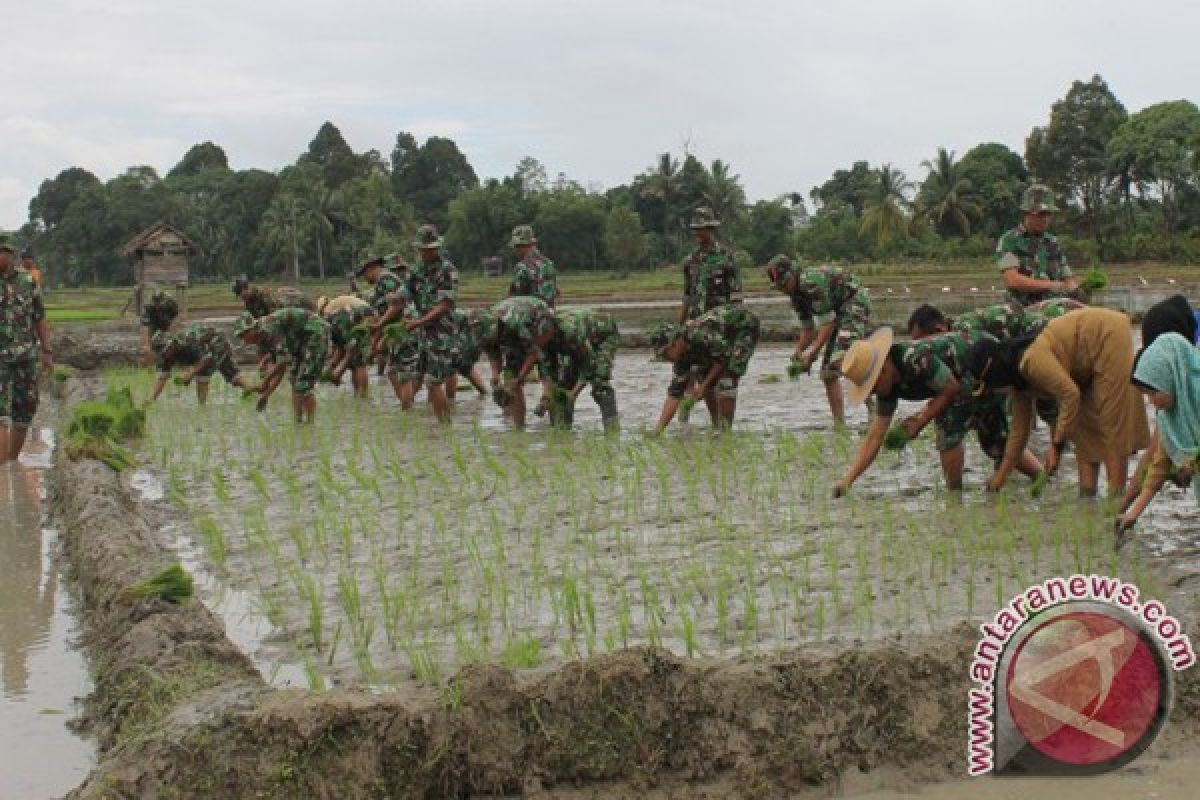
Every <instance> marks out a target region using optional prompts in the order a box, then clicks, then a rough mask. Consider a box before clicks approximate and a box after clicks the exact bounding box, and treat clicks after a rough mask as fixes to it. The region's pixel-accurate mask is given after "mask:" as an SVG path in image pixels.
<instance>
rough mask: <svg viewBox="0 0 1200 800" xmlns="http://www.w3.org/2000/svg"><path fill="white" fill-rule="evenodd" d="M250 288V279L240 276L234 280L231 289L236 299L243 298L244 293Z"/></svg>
mask: <svg viewBox="0 0 1200 800" xmlns="http://www.w3.org/2000/svg"><path fill="white" fill-rule="evenodd" d="M249 286H250V279H249V278H247V277H246V276H245V275H238V276H237V277H236V278H234V279H233V283H232V284H231V285H230V287H229V288H230V289H231V290H232V291H233V295H234V297H241V296H242V292H244V291H246V289H247V288H248V287H249Z"/></svg>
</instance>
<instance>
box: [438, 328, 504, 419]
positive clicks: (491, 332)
mask: <svg viewBox="0 0 1200 800" xmlns="http://www.w3.org/2000/svg"><path fill="white" fill-rule="evenodd" d="M454 321H455V324H456V325H457V326H458V332H459V335H460V336H461V337H462V350H461V351H460V352H459V358H458V363H457V364H456V365H455V369H456V370H457V372H456V373H455V374H454V375H451V376H450V378H449V379H448V380H447V381H446V398H447V399H448V400H450V401H451V402H453V401H454V396H455V394H457V392H458V376H459V375H461V376H462V377H464V378H466V379H467V380H468V381H469V382H470V384H471V385H472V386H474V387H475V391H477V392H479V394H480V395H482V396H484V397H486V396H487V394H488V388H487V384H485V383H484V382H483V376H482V375H480V374H479V369H478V368H477V367H476V366H475V365H476V364H477V363H479V357H480V356H481V355H483V351H484V349H485V347H486V346H487V344H488V343H489V342H491V341H494V339H495V331H496V319H495V317H493V316H492V312H491V311H489V310H487V309H485V308H474V309H471V310H470V311H468V312H463V311H460V310H459V309H455V310H454Z"/></svg>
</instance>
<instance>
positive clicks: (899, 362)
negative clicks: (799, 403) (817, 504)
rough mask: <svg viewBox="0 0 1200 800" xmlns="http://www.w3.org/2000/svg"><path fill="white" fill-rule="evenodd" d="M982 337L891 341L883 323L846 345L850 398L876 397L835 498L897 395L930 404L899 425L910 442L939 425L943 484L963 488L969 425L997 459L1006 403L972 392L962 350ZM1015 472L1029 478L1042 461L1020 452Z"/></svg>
mask: <svg viewBox="0 0 1200 800" xmlns="http://www.w3.org/2000/svg"><path fill="white" fill-rule="evenodd" d="M982 337H983V334H962V333H954V332H950V333H940V334H936V335H933V336H928V337H925V338H923V339H919V340H916V341H912V342H901V343H897V344H893V343H892V329H891V328H887V327H884V328H880V329H879V330H877V331H875V332H874V333H872V334H871V335H870V336H869V337H867V338H866V339H861V340H859V341H857V342H855V343H854V344H853V345H851V346H850V349H849V350H848V351H847V353H846V356H845V358H844V359H843V360H842V368H841V369H842V374H843V375H844V376H845V377H846V379H847V380H848V381H849V382H850V389H849V392H848V396H849V398H850V402H852V403H861V402H862V401H864V400H865V399H866V398H867V396H868V395H874V397H875V410H874V415H873V416H872V418H871V425H870V427H869V428H868V429H867V433H866V436H865V437H864V438H863V441H862V444H861V445H859V448H858V454H857V455H856V456H855V459H854V463H853V464H852V465H851V466H850V469H849V471H848V472H847V473H846V475H845V476H844V477H843V478H842V479H841V480H840V481H838V482H837V483H836V484H835V485H834V489H833V494H834V497H841V496H842V495H844V494H846V493H847V492H848V491H850V487H851V485H852V484H853V483H854V481H856V480H857V479H858V477H859V476H860V475H862V474H863V473H864V472H866V471H867V468H868V467H870V466H871V464H872V463H873V462H874V461H875V457H876V456H877V455H878V454H879V448H880V447H881V446H882V445H883V441H884V438H885V437H886V435H887V433H888V429H889V428H890V427H891V423H892V417H893V416H894V415H895V413H896V408H897V407H898V405H899V401H900V400H928V401H929V402H928V403H926V404H925V407H924V408H922V409H921V411H920V412H919V413H917V414H914V415H912V416H910V417H908V418H906V419H905V420H904V421H902V422H901V423H900V427H901V428H902V429H903V431H904V435H905V437H906V438H907V439H913V438H915V437H916V436H918V435H920V433H921V431H922V430H924V429H925V426H926V425H928V424H929V423H930V422H933V423H935V424H936V426H937V449H938V453H939V455H940V457H941V463H942V474H943V475H944V476H945V479H946V486H947V488H950V489H961V488H962V474H963V462H964V448H963V439H964V438H965V437H966V434H967V432H968V431H970V430H974V431H975V434H976V436H977V437H978V439H979V446H980V447H981V448H982V449H983V451H984V452H985V453H986V454H987V455H988V457H990V458H991V459H992V461H993V462H995V463H999V462H1000V460H1001V459H1002V458H1003V456H1004V447H1005V443H1006V442H1007V439H1008V424H1007V418H1006V417H1005V414H1004V406H1003V404H999V405H997V404H996V403H994V402H992V401H991V400H990V398H987V399H977V398H975V397H973V396H972V395H971V393H970V389H971V388H972V386H973V384H971V383H970V379H969V378H968V377H965V376H966V375H967V369H966V364H967V361H966V360H967V353H968V351H969V349H970V347H971V345H972V344H973V343H974V342H975V341H977V340H978V339H980V338H982ZM1019 469H1020V470H1021V472H1023V473H1025V474H1026V475H1029V476H1030V477H1031V478H1033V477H1036V476H1037V474H1038V473H1039V472H1041V464H1039V463H1038V461H1037V459H1036V458H1034V456H1033V454H1032V453H1030V452H1029V451H1028V450H1024V451H1023V455H1022V458H1021V460H1020V463H1019Z"/></svg>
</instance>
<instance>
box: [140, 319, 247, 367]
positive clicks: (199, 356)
mask: <svg viewBox="0 0 1200 800" xmlns="http://www.w3.org/2000/svg"><path fill="white" fill-rule="evenodd" d="M150 350H151V351H152V352H153V353H154V366H155V368H156V369H157V370H158V371H159V372H164V373H165V372H170V371H171V367H173V366H175V365H176V364H183V365H184V366H189V367H190V366H194V365H196V364H199V363H200V362H201V361H202V360H203V359H204V358H205V357H206V356H211V357H212V358H213V359H214V360H216V361H220V360H222V359H223V357H224V356H225V354H226V353H230V352H232V348H231V345H230V344H229V340H228V339H226V338H225V336H224V335H223V334H222V333H221V332H220V331H218V330H217V329H216V328H213V327H212V326H210V325H205V324H204V323H203V322H194V323H192V324H191V325H188V326H187V327H186V328H183V329H182V330H179V331H176V332H175V333H169V332H167V331H156V332H155V333H154V335H153V336H151V337H150ZM218 366H220V365H218Z"/></svg>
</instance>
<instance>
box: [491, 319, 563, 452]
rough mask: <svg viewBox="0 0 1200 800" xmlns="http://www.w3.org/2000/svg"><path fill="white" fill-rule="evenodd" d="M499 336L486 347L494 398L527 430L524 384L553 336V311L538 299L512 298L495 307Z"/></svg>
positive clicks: (517, 425)
mask: <svg viewBox="0 0 1200 800" xmlns="http://www.w3.org/2000/svg"><path fill="white" fill-rule="evenodd" d="M491 313H492V316H493V317H494V318H495V325H496V333H495V337H494V343H487V344H485V350H486V352H487V353H488V359H489V360H490V361H491V364H492V398H493V399H494V400H495V401H496V405H498V406H500V407H501V408H503V409H504V411H505V413H506V414H507V415H508V416H509V417H510V418H511V419H512V422H513V425H514V426H516V427H517V428H524V427H525V389H524V388H523V387H522V385H521V384H522V382H523V381H524V380H525V377H526V376H527V375H528V374H529V373H530V371H531V370H532V369H533V367H534V365H536V364H537V362H538V358H539V355H540V354H539V352H538V351H539V348H542V347H545V346H546V345H548V344H549V342H550V339H551V337H552V336H553V335H554V312H553V311H551V310H550V307H549V306H547V305H546V304H545V303H543V302H542V301H541V300H540V299H538V298H536V297H509V298H506V299H504V300H501V301H500V302H499V303H497V304H496V305H494V306H492V309H491Z"/></svg>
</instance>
